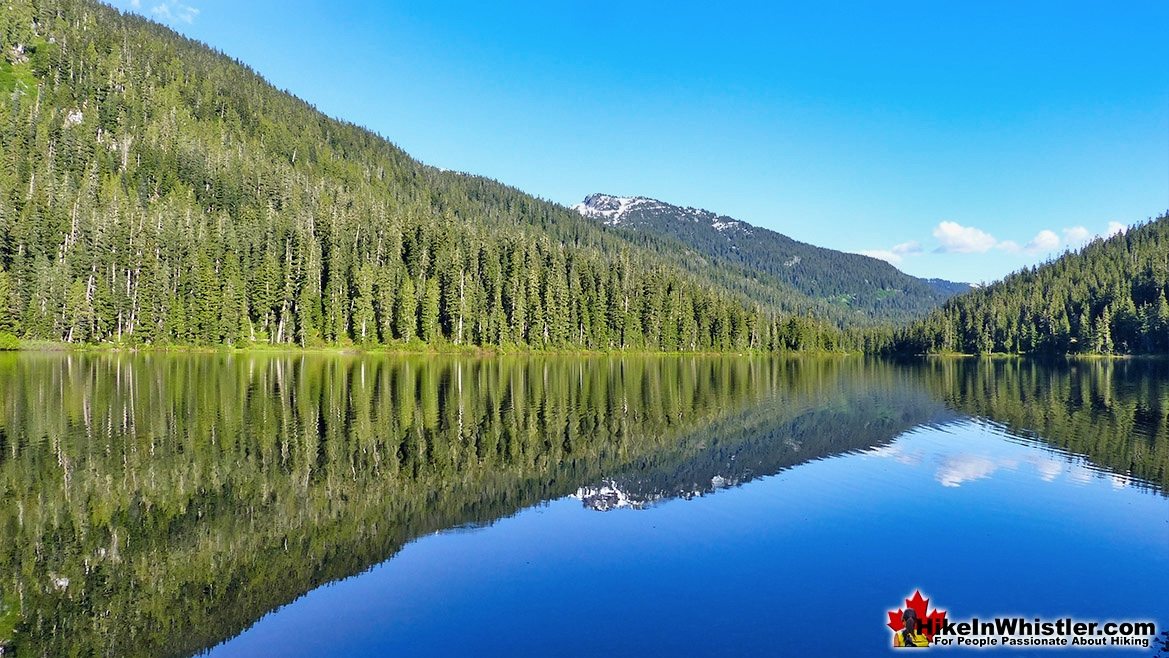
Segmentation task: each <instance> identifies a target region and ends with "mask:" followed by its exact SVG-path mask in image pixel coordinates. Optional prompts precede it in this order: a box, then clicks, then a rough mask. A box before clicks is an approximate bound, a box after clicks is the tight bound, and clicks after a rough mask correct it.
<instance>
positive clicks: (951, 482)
mask: <svg viewBox="0 0 1169 658" xmlns="http://www.w3.org/2000/svg"><path fill="white" fill-rule="evenodd" d="M1002 465H1003V464H1000V463H998V462H995V461H994V460H992V459H990V458H989V457H984V456H982V455H970V454H960V455H953V456H950V457H946V458H945V459H943V460H942V465H941V466H940V467H939V468H938V474H937V479H938V482H941V483H942V486H943V487H957V486H960V485H961V484H962V483H963V482H970V481H971V480H981V479H982V478H985V477H990V475H991V474H992V473H994V472H995V471H997V470H998V469H999V467H1000V466H1002Z"/></svg>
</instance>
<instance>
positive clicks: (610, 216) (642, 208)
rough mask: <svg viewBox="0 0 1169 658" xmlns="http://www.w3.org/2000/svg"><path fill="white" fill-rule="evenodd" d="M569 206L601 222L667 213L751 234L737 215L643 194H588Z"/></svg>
mask: <svg viewBox="0 0 1169 658" xmlns="http://www.w3.org/2000/svg"><path fill="white" fill-rule="evenodd" d="M572 209H573V210H575V211H576V212H578V213H580V214H581V215H582V216H584V217H587V218H590V219H597V220H600V221H601V223H603V224H604V225H605V226H621V225H622V224H624V223H628V220H629V218H630V215H631V214H633V213H636V214H637V215H638V216H641V217H646V216H652V215H654V214H665V213H668V214H669V215H671V216H673V217H674V218H676V219H677V220H678V221H690V222H695V223H700V224H707V225H709V226H710V227H711V228H713V229H714V230H716V231H718V232H720V233H723V234H724V235H727V234H728V232H729V233H743V234H746V235H751V227H750V224H746V223H744V222H740V221H739V220H737V219H732V218H730V217H726V216H723V215H717V214H715V213H713V212H711V211H709V210H701V209H699V208H682V207H680V206H674V205H671V204H669V203H665V202H664V201H658V200H657V199H650V198H648V197H643V196H613V195H611V194H590V195H588V196H586V197H585V198H584V201H582V202H580V203H578V204H576V205H575V206H573V207H572ZM728 237H729V235H728Z"/></svg>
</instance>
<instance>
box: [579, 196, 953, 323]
mask: <svg viewBox="0 0 1169 658" xmlns="http://www.w3.org/2000/svg"><path fill="white" fill-rule="evenodd" d="M573 208H574V209H575V210H576V211H577V212H579V213H580V214H581V215H583V216H585V217H588V218H590V219H592V220H594V221H597V222H599V223H601V224H603V225H605V226H608V227H610V228H611V229H612V230H613V231H615V232H617V233H619V234H621V235H626V236H628V237H629V238H630V239H631V240H634V241H637V242H638V243H641V244H644V245H646V246H652V247H654V248H657V249H662V250H669V251H670V252H671V253H674V254H678V253H679V252H680V253H681V254H682V257H681V258H678V261H679V262H680V263H683V264H684V265H691V266H694V267H699V268H702V271H704V272H705V271H707V270H709V269H711V268H713V270H714V272H715V274H716V276H719V277H720V281H721V282H723V283H724V285H726V286H728V287H731V288H732V289H737V290H740V291H741V292H742V294H744V295H746V296H748V297H749V298H751V299H755V300H757V301H759V302H761V303H766V304H771V305H775V306H778V307H779V308H781V309H783V310H787V311H791V312H796V313H801V312H803V311H804V310H806V309H810V310H813V311H814V312H815V313H816V314H817V315H818V316H820V317H826V318H830V319H832V320H833V321H835V322H836V323H837V324H839V325H840V326H845V327H847V326H856V325H869V326H871V325H877V324H887V323H892V322H906V321H909V320H913V319H917V318H920V317H921V316H923V315H925V313H926V312H928V311H930V310H933V309H935V308H937V307H938V306H941V304H942V303H943V302H944V301H946V299H948V298H950V297H952V296H953V295H955V294H958V293H961V292H966V291H968V290H970V285H969V284H965V283H953V282H950V281H943V280H941V279H930V280H923V279H918V278H917V277H913V276H910V275H908V274H906V273H904V272H902V271H900V270H898V269H897V268H895V267H893V266H892V265H890V264H889V263H886V262H885V261H883V260H878V259H876V258H871V257H869V256H863V255H861V254H850V253H845V252H841V251H836V250H834V249H826V248H824V247H817V246H815V245H811V244H807V243H804V242H799V241H798V240H793V239H792V238H789V237H788V236H786V235H783V234H780V233H776V232H775V231H771V230H768V229H765V228H762V227H759V226H753V225H751V224H748V223H747V222H744V221H742V220H738V219H735V218H732V217H728V216H726V215H719V214H717V213H714V212H711V211H709V210H700V209H697V208H682V207H680V206H676V205H673V204H670V203H666V202H664V201H658V200H657V199H650V198H646V197H620V196H612V195H609V194H590V195H589V196H587V197H585V199H584V201H582V202H581V203H578V204H577V205H575V206H573Z"/></svg>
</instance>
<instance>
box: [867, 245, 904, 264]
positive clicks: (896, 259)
mask: <svg viewBox="0 0 1169 658" xmlns="http://www.w3.org/2000/svg"><path fill="white" fill-rule="evenodd" d="M859 253H860V254H861V255H862V256H868V257H869V258H876V259H878V260H883V261H885V262H886V263H889V264H891V265H896V264H898V263H900V262H901V261H902V260H904V259H903V258H901V254H896V253H893V252H892V251H891V250H889V249H862V250H861V251H860V252H859Z"/></svg>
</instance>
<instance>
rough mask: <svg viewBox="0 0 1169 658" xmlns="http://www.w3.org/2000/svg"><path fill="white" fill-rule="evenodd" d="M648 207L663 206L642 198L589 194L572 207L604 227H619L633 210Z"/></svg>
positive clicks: (660, 203) (653, 200) (658, 202)
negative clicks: (599, 222)
mask: <svg viewBox="0 0 1169 658" xmlns="http://www.w3.org/2000/svg"><path fill="white" fill-rule="evenodd" d="M649 205H665V204H662V202H661V201H657V200H655V199H649V198H646V197H643V196H613V195H612V194H600V193H597V194H590V195H588V196H586V197H585V198H584V201H581V202H580V203H578V204H576V205H575V206H573V207H572V209H573V210H575V211H577V212H578V213H580V214H581V215H583V216H585V217H587V218H589V219H597V220H600V221H601V223H602V224H605V225H606V226H619V225H620V224H621V220H622V219H623V218H624V217H625V216H626V215H627V214H628V213H629V211H630V210H633V209H635V208H645V207H646V206H649Z"/></svg>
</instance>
